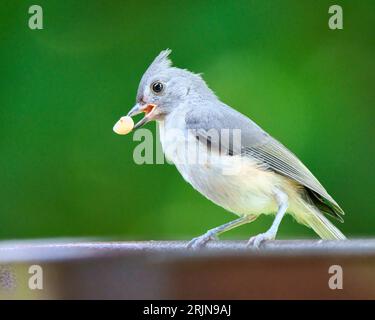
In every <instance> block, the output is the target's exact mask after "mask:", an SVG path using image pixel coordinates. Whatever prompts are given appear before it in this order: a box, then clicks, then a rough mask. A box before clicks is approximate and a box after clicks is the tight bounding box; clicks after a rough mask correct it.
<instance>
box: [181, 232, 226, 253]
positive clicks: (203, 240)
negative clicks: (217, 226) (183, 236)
mask: <svg viewBox="0 0 375 320" xmlns="http://www.w3.org/2000/svg"><path fill="white" fill-rule="evenodd" d="M211 240H219V238H218V237H217V235H216V234H215V233H212V232H210V231H207V232H206V233H205V234H204V235H201V236H200V237H196V238H194V239H192V240H191V241H190V242H189V243H188V244H187V248H188V249H201V248H203V247H204V246H205V245H206V244H207V242H208V241H211Z"/></svg>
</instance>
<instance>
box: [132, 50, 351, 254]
mask: <svg viewBox="0 0 375 320" xmlns="http://www.w3.org/2000/svg"><path fill="white" fill-rule="evenodd" d="M170 52H171V51H170V50H165V51H162V52H161V53H160V54H159V55H158V56H157V57H156V58H155V60H154V61H153V62H152V63H151V65H150V66H149V68H148V69H147V70H146V72H145V74H144V75H143V77H142V79H141V82H140V84H139V88H138V92H137V103H136V105H135V106H134V107H133V108H132V109H131V110H130V112H129V113H128V116H129V117H131V116H134V115H136V114H139V113H141V112H144V113H145V116H144V118H143V119H142V120H140V121H139V122H138V123H137V124H136V125H135V126H134V129H137V128H139V127H140V126H142V125H144V124H146V123H147V122H149V121H151V120H156V121H157V122H158V125H159V129H160V140H161V144H162V147H163V151H164V153H165V155H166V157H167V158H168V159H169V160H171V161H172V162H173V163H174V164H175V165H176V167H177V169H178V171H179V172H180V173H181V175H182V176H183V177H184V179H185V180H186V181H187V182H189V183H190V184H191V185H192V186H193V187H194V188H195V189H196V190H198V191H199V192H200V193H201V194H203V195H204V196H205V197H207V198H208V199H210V200H212V201H213V202H214V203H216V204H218V205H220V206H222V207H223V208H225V209H226V210H228V211H230V212H233V213H235V214H237V215H238V216H239V218H238V219H236V220H234V221H232V222H229V223H227V224H224V225H222V226H219V227H217V228H214V229H211V230H209V231H207V232H206V233H205V234H203V235H202V236H200V237H197V238H194V239H193V240H192V241H190V243H189V245H188V246H189V247H192V248H198V247H201V246H203V245H204V244H205V243H206V242H208V241H209V240H211V239H217V236H218V235H219V234H221V233H223V232H225V231H228V230H230V229H233V228H235V227H237V226H240V225H243V224H245V223H249V222H251V221H254V220H255V219H256V218H257V217H258V216H259V215H260V214H262V213H263V214H271V213H272V214H275V213H276V216H275V219H274V221H273V223H272V225H271V227H270V229H269V230H268V231H266V232H265V233H261V234H259V235H257V236H254V237H252V238H250V240H249V245H253V246H256V247H258V246H259V245H260V244H261V243H262V242H263V241H264V240H270V239H275V236H276V233H277V230H278V227H279V224H280V222H281V220H282V218H283V216H284V215H285V213H286V211H288V213H290V214H291V215H293V216H294V217H295V219H296V220H297V221H298V222H299V223H302V224H304V225H306V226H308V227H311V228H312V229H313V230H314V231H315V232H316V233H317V234H318V235H319V236H320V237H321V238H323V239H345V236H344V235H343V234H342V233H341V232H340V231H339V230H338V229H337V228H336V227H335V226H334V225H333V224H332V223H331V222H330V221H329V220H328V219H327V218H326V217H325V215H324V214H328V215H331V216H333V217H335V218H337V219H338V220H340V221H341V222H342V221H343V219H342V216H343V215H344V212H343V210H342V209H341V208H340V207H339V205H338V204H337V203H336V201H335V200H334V199H333V198H332V197H331V196H330V195H329V194H328V193H327V191H326V190H325V189H324V187H323V186H322V185H321V184H320V183H319V181H318V180H317V179H316V178H315V177H314V175H313V174H312V173H311V172H310V171H309V169H307V168H306V167H305V165H304V164H303V163H302V162H301V161H300V160H299V159H298V158H297V157H296V156H295V155H294V154H293V153H292V152H290V151H289V150H288V149H287V148H286V147H285V146H284V145H282V144H281V143H280V142H278V141H277V140H276V139H274V138H273V137H271V136H270V135H269V134H268V133H266V132H265V131H264V130H263V129H262V128H260V127H259V126H258V125H257V124H255V123H254V122H253V121H252V120H250V119H249V118H247V117H246V116H244V115H243V114H241V113H239V112H238V111H236V110H234V109H232V108H231V107H229V106H228V105H226V104H224V103H223V102H221V101H220V100H219V99H218V98H217V97H216V95H215V94H214V93H213V91H212V90H210V89H209V88H208V86H207V84H206V83H205V81H204V80H203V79H202V77H201V76H200V75H197V74H194V73H192V72H190V71H188V70H183V69H179V68H176V67H172V66H171V61H170V59H169V58H168V56H169V54H170ZM224 131H227V132H228V131H229V132H230V134H229V135H228V136H227V138H225V137H224V136H223V135H222V133H223V132H224ZM171 132H173V133H172V134H168V133H171ZM235 133H237V139H234V137H235V136H236V134H235ZM191 144H195V145H196V146H198V147H202V146H203V148H198V149H196V148H191V147H190V148H189V147H188V146H189V145H191ZM192 150H199V151H198V152H197V153H196V154H195V155H194V152H192ZM192 154H193V156H192ZM202 155H203V156H204V157H203V158H204V159H205V160H204V161H199V160H198V161H193V160H196V159H195V158H196V156H199V157H200V158H201V157H202ZM228 168H229V169H231V170H228Z"/></svg>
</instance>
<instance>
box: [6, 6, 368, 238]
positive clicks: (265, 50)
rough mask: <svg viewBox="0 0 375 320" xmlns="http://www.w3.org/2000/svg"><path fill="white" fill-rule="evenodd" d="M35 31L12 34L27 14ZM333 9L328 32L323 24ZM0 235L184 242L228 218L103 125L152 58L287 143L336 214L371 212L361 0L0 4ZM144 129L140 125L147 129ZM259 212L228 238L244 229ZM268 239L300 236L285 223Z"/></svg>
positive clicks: (355, 220)
mask: <svg viewBox="0 0 375 320" xmlns="http://www.w3.org/2000/svg"><path fill="white" fill-rule="evenodd" d="M32 4H39V5H41V6H42V7H43V10H44V29H43V30H30V29H29V28H28V18H29V14H28V8H29V6H30V5H32ZM332 4H340V5H342V6H343V10H344V30H336V31H333V30H330V29H329V28H328V18H329V14H328V8H329V6H330V5H332ZM0 8H1V10H0V72H1V80H0V83H1V86H0V90H1V92H0V183H1V184H0V238H1V239H15V238H36V237H38V238H40V237H70V236H89V237H116V238H121V239H188V238H190V237H191V236H196V235H199V234H201V233H203V232H204V231H206V230H207V229H208V228H212V227H215V226H217V225H220V224H222V223H225V222H227V221H229V220H231V219H233V218H235V216H234V215H232V214H230V213H228V212H225V210H224V209H222V208H220V207H218V206H216V205H214V204H213V203H211V202H209V201H207V200H206V199H205V198H204V197H203V196H201V195H200V194H199V193H197V192H196V191H194V190H193V189H192V187H190V186H189V185H188V184H187V183H185V182H184V180H183V179H182V177H181V176H180V175H179V173H178V172H177V170H176V169H175V168H174V167H173V166H171V165H168V164H164V165H156V164H155V165H143V166H139V165H136V164H135V163H134V162H133V149H134V147H135V146H136V142H133V141H132V136H131V135H129V136H125V137H123V136H117V135H115V134H114V133H113V132H112V126H113V124H114V123H115V122H116V121H117V120H118V118H119V117H120V116H122V115H124V114H125V113H126V112H127V111H128V109H129V108H130V107H131V106H133V104H134V101H135V94H136V89H137V86H138V82H139V80H140V77H141V76H142V74H143V72H144V71H145V69H146V67H147V66H148V64H149V63H150V62H151V61H152V59H153V58H154V56H156V55H157V54H158V53H159V51H161V50H162V49H165V48H171V49H172V50H173V53H172V60H173V61H174V63H175V65H177V66H180V67H183V68H188V69H190V70H192V71H195V72H202V73H203V76H204V78H205V80H206V81H207V82H208V84H209V85H210V87H211V88H212V89H213V90H214V91H215V92H216V93H217V94H218V96H219V97H220V98H221V99H222V100H223V101H224V102H226V103H228V104H229V105H231V106H233V107H235V108H237V109H238V110H240V111H241V112H243V113H245V114H246V115H248V116H250V117H251V118H252V119H253V120H255V121H256V122H257V123H258V124H260V125H261V126H262V127H263V128H265V129H266V130H267V131H268V132H269V133H271V134H272V135H273V136H275V137H276V138H278V139H279V140H280V141H282V142H283V143H284V144H286V145H287V146H288V147H289V148H290V149H291V150H293V151H294V152H295V153H296V154H297V155H298V156H299V157H300V158H301V160H302V161H303V162H304V163H305V164H306V165H307V166H308V167H309V168H310V169H311V170H312V172H313V173H315V175H316V176H317V177H318V178H319V179H320V181H321V182H322V183H323V185H324V186H325V187H326V188H327V190H328V191H329V192H330V193H331V194H332V196H333V197H334V198H335V199H336V200H337V201H338V202H339V203H340V204H341V206H342V207H343V208H344V210H345V211H346V219H345V223H344V224H343V225H341V224H339V223H337V225H339V227H340V228H341V229H342V231H343V232H344V233H346V234H347V235H348V236H357V237H359V236H371V235H373V234H374V233H375V232H374V229H375V212H374V205H375V204H374V187H375V184H374V180H375V173H374V156H375V146H374V136H375V135H374V133H375V132H374V115H375V112H374V102H375V90H374V80H375V60H374V52H375V50H374V49H375V41H374V30H375V21H374V18H375V2H374V1H364V0H363V1H334V3H332V1H313V0H310V1H297V0H296V1H261V0H257V1H215V2H212V1H199V2H198V1H186V2H185V1H161V2H159V1H149V2H146V1H143V2H138V1H134V2H128V1H94V0H92V1H73V0H65V1H62V0H59V1H57V0H52V1H51V0H49V1H41V0H38V1H19V0H18V1H10V0H7V1H4V0H2V1H1V2H0ZM148 127H149V128H152V130H155V124H154V123H151V124H149V125H148ZM271 222H272V217H261V218H260V219H258V220H257V221H256V222H254V223H252V224H251V225H247V226H243V227H241V228H239V229H237V230H234V231H231V232H229V233H228V234H226V235H225V236H224V238H243V239H245V238H248V237H250V236H251V235H253V234H255V233H258V232H263V231H265V230H266V229H267V228H268V227H269V226H270V224H271ZM279 237H280V238H300V237H316V235H315V234H314V233H313V232H312V231H311V230H310V229H308V228H305V227H303V226H300V225H298V224H297V223H295V222H294V221H293V219H292V218H291V217H287V218H286V219H285V220H284V221H283V223H282V224H281V227H280V231H279Z"/></svg>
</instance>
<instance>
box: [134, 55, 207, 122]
mask: <svg viewBox="0 0 375 320" xmlns="http://www.w3.org/2000/svg"><path fill="white" fill-rule="evenodd" d="M170 53H171V50H169V49H167V50H164V51H162V52H160V54H159V55H158V56H157V57H156V58H155V59H154V61H153V62H152V63H151V65H150V66H149V67H148V69H147V70H146V72H145V73H144V75H143V76H142V79H141V82H140V84H139V87H138V92H137V98H136V100H137V101H136V105H135V106H134V107H133V108H132V109H131V110H130V111H129V113H128V116H130V117H131V116H134V115H137V114H139V113H142V112H144V113H145V116H144V118H143V119H142V120H141V121H139V122H138V123H137V124H136V125H135V127H134V129H137V128H139V127H140V126H142V125H144V124H145V123H147V122H149V121H151V120H163V119H164V118H165V117H166V116H168V114H170V113H171V112H172V111H173V110H174V109H175V108H177V107H178V106H180V105H181V104H183V103H185V102H187V101H189V99H194V98H195V97H197V96H199V97H204V96H205V95H207V94H211V95H213V93H212V91H211V90H210V89H209V88H208V87H207V85H206V84H205V82H204V81H203V79H202V78H201V77H200V75H197V74H194V73H192V72H190V71H188V70H184V69H179V68H176V67H172V62H171V60H170V59H169V57H168V56H169V54H170Z"/></svg>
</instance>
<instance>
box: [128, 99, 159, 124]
mask: <svg viewBox="0 0 375 320" xmlns="http://www.w3.org/2000/svg"><path fill="white" fill-rule="evenodd" d="M155 108H156V104H151V103H149V104H145V105H141V104H140V103H137V104H136V105H135V106H134V107H133V108H132V109H131V110H130V111H129V113H128V117H133V116H135V115H137V114H140V113H142V112H144V113H145V116H144V117H143V118H142V120H140V121H139V122H137V123H136V124H135V126H134V128H133V130H135V129H138V128H139V127H141V126H143V125H144V124H146V123H147V122H149V121H150V120H152V119H153V112H154V110H155Z"/></svg>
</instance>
